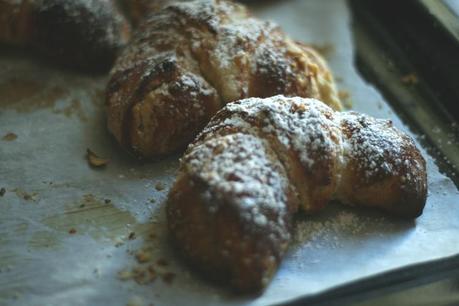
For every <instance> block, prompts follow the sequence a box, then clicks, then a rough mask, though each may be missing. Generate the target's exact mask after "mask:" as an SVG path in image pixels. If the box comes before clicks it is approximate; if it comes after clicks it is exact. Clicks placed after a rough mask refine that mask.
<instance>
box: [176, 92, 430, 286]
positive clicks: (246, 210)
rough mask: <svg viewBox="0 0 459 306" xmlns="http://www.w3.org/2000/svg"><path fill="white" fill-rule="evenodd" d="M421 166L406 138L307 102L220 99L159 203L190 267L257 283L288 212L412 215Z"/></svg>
mask: <svg viewBox="0 0 459 306" xmlns="http://www.w3.org/2000/svg"><path fill="white" fill-rule="evenodd" d="M426 180H427V179H426V166H425V161H424V159H423V157H422V156H421V154H420V152H419V151H418V149H417V148H416V146H415V144H414V142H413V141H412V139H411V138H410V137H409V136H407V135H406V134H404V133H402V132H400V131H399V130H398V129H396V128H395V127H393V125H392V123H391V122H390V121H388V120H379V119H374V118H371V117H369V116H367V115H363V114H359V113H356V112H335V111H333V110H332V109H331V108H330V107H328V106H326V105H325V104H323V103H322V102H320V101H318V100H315V99H303V98H287V97H284V96H275V97H272V98H267V99H260V98H250V99H245V100H241V101H237V102H234V103H229V104H228V105H226V107H225V108H223V109H222V110H221V111H219V112H218V114H217V115H216V116H215V117H214V118H213V119H212V121H211V122H210V123H209V125H208V126H207V127H206V128H205V130H204V131H203V132H202V133H201V134H200V135H199V136H198V138H197V139H196V140H195V142H194V143H193V144H191V145H190V147H189V148H188V150H187V151H186V153H185V155H184V156H183V158H182V160H181V167H180V170H179V174H178V177H177V180H176V182H175V185H174V186H173V187H172V189H171V191H170V194H169V197H168V202H167V217H168V225H169V229H170V233H171V237H172V240H173V241H174V243H175V245H176V246H177V247H178V249H179V250H180V251H181V253H182V254H183V255H184V256H185V257H186V259H188V260H189V261H190V262H191V263H193V265H194V266H195V267H197V268H198V269H199V270H201V271H203V272H204V273H206V274H207V275H208V276H210V277H211V278H217V279H219V280H221V281H226V282H228V283H229V284H230V285H231V286H232V287H234V288H236V289H238V290H242V291H254V290H260V289H262V288H263V287H264V286H265V285H266V284H267V283H268V282H269V280H270V278H271V276H272V275H273V273H274V272H275V271H276V269H277V266H278V264H279V262H280V260H281V258H282V256H283V254H284V252H285V250H286V249H287V246H288V243H289V240H290V223H291V218H292V216H293V215H294V214H295V213H296V212H297V211H298V210H299V209H302V210H303V211H305V212H308V213H309V212H314V211H317V210H318V209H320V208H322V207H324V206H325V205H326V204H327V203H328V202H330V201H331V200H333V199H336V200H339V201H341V202H343V203H347V204H351V205H355V206H367V207H376V208H379V209H382V210H385V211H387V212H389V213H391V214H395V215H398V216H403V217H408V218H413V217H417V216H419V215H420V214H421V213H422V210H423V208H424V205H425V200H426V192H427V187H426Z"/></svg>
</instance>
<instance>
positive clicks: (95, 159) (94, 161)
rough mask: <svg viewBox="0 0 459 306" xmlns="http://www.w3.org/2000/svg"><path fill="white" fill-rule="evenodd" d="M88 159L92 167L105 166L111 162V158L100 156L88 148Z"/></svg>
mask: <svg viewBox="0 0 459 306" xmlns="http://www.w3.org/2000/svg"><path fill="white" fill-rule="evenodd" d="M86 159H87V160H88V163H89V165H90V166H91V167H104V166H106V165H107V164H108V163H109V162H110V160H109V159H106V158H101V157H99V156H98V155H97V154H96V153H94V152H93V151H91V150H90V149H86Z"/></svg>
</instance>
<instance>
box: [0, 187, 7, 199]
mask: <svg viewBox="0 0 459 306" xmlns="http://www.w3.org/2000/svg"><path fill="white" fill-rule="evenodd" d="M5 192H6V189H5V188H3V187H2V188H0V197H3V196H4V195H5Z"/></svg>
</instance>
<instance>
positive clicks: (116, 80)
mask: <svg viewBox="0 0 459 306" xmlns="http://www.w3.org/2000/svg"><path fill="white" fill-rule="evenodd" d="M276 94H284V95H287V96H302V97H313V98H318V99H321V100H323V101H324V102H325V103H327V104H329V105H330V106H331V107H332V108H334V109H340V108H341V104H340V102H339V100H338V98H337V95H336V90H335V85H334V82H333V77H332V75H331V73H330V72H329V70H328V68H327V66H326V64H325V62H324V60H323V59H322V58H321V57H320V56H319V55H318V54H317V53H316V52H315V51H313V50H312V49H311V48H309V47H307V46H305V45H302V44H299V43H295V42H294V41H292V40H291V39H289V38H288V37H287V36H286V35H285V33H284V32H282V31H281V30H280V29H279V27H277V26H275V25H273V24H272V23H270V22H264V21H260V20H258V19H256V18H253V17H251V16H250V15H249V14H248V12H247V10H246V9H245V7H243V6H241V5H238V4H235V3H232V2H229V1H224V0H194V1H182V2H177V3H174V4H170V5H168V6H166V7H165V8H164V9H162V10H160V11H158V12H156V13H154V14H152V15H151V16H150V17H149V18H147V19H146V20H145V21H144V22H143V23H142V24H141V25H140V26H139V28H138V29H137V32H136V34H135V35H134V38H133V40H132V42H131V43H130V44H129V46H128V47H127V48H126V49H125V50H124V51H123V54H122V55H121V56H120V58H118V60H117V62H116V64H115V67H114V68H113V70H112V75H111V80H110V82H109V84H108V86H107V91H106V102H107V117H108V128H109V130H110V131H111V133H112V134H113V135H114V136H115V138H116V139H117V140H118V142H119V143H121V144H122V145H123V146H124V147H125V148H127V149H129V150H131V151H133V152H135V153H137V154H138V155H140V156H142V157H156V156H160V155H165V154H169V153H171V152H174V151H176V150H178V149H180V148H183V147H184V146H185V145H186V144H188V143H189V142H190V141H191V140H192V139H193V138H194V137H195V136H196V134H197V133H198V132H199V131H200V130H201V129H202V128H203V127H204V126H205V124H206V123H207V122H208V121H209V120H210V118H211V117H212V115H214V114H215V113H216V111H217V110H218V109H220V108H221V107H223V106H224V105H225V104H226V103H228V102H230V101H234V100H237V99H241V98H245V97H252V96H256V97H268V96H272V95H276Z"/></svg>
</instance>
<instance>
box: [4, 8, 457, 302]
mask: <svg viewBox="0 0 459 306" xmlns="http://www.w3.org/2000/svg"><path fill="white" fill-rule="evenodd" d="M253 10H254V12H255V14H257V15H259V16H261V17H262V18H266V19H272V20H275V21H277V22H278V23H279V24H281V25H282V26H283V28H284V29H285V30H286V31H287V32H288V33H290V34H291V35H292V36H293V37H294V38H296V39H298V40H302V41H305V42H309V43H313V44H314V45H316V46H317V47H318V49H320V50H321V51H322V52H323V53H324V55H325V56H326V57H327V59H328V61H329V63H330V66H331V67H332V70H333V71H334V72H335V75H336V77H337V81H338V85H339V87H340V90H341V91H342V97H343V98H345V100H346V101H347V105H352V108H353V109H355V110H358V111H363V112H366V113H369V114H371V115H373V116H376V117H381V118H390V119H392V120H393V122H394V124H395V125H396V126H398V127H399V128H401V129H403V130H405V131H407V132H409V133H411V131H410V130H409V129H408V127H407V126H405V125H404V124H403V123H402V121H401V120H400V118H399V117H398V115H397V114H396V113H395V112H394V110H393V108H392V107H391V106H390V105H389V104H388V103H387V102H386V100H385V99H384V98H383V96H382V95H381V94H380V93H379V92H378V90H376V89H375V88H374V87H372V86H371V85H370V84H368V83H366V82H365V81H364V80H363V78H362V77H361V76H360V74H359V73H358V71H357V69H356V66H355V64H354V42H353V39H352V30H351V17H350V10H349V7H348V5H347V3H346V2H345V1H339V0H337V1H300V0H291V1H269V2H266V3H263V4H262V5H257V6H254V7H253ZM106 81H107V78H106V76H88V75H82V74H75V73H72V72H69V71H65V70H59V69H57V68H53V67H49V66H48V65H47V64H45V63H41V62H40V60H37V59H34V58H31V57H30V56H29V55H28V54H20V55H15V52H14V51H12V50H10V49H8V50H6V49H5V50H3V49H2V54H1V56H0V109H1V110H0V137H2V140H0V188H5V190H6V192H5V194H4V195H3V196H2V197H0V206H1V207H2V214H1V215H0V304H6V305H106V304H109V305H126V304H130V305H149V304H150V303H152V304H154V305H267V304H276V303H303V302H304V301H306V300H305V298H306V299H309V301H311V302H312V301H314V299H315V298H317V297H320V296H323V295H327V294H328V297H332V296H333V295H335V296H339V295H340V294H342V293H343V292H348V293H349V292H351V293H352V290H354V291H362V290H363V291H368V290H370V289H371V288H373V287H374V286H377V285H378V284H380V285H384V282H386V283H387V280H388V279H394V278H393V277H392V278H391V277H389V278H388V277H387V275H390V274H393V275H396V276H397V275H398V278H399V279H401V278H403V275H408V274H404V273H405V272H400V271H408V270H409V269H410V268H409V267H410V266H413V265H419V264H422V265H427V266H430V264H429V263H428V262H431V261H443V260H445V259H446V258H453V257H454V256H457V254H459V235H458V232H459V218H457V217H458V216H459V207H458V203H459V193H458V191H457V188H456V187H455V185H454V183H453V182H452V181H451V180H450V179H449V178H448V177H447V176H445V175H443V174H441V173H440V171H439V170H438V167H437V166H436V164H435V162H434V160H433V159H432V158H431V157H430V155H429V154H428V152H427V151H426V150H425V149H423V150H422V152H423V154H424V156H425V157H426V159H427V165H428V178H429V195H428V202H427V206H426V209H425V212H424V214H423V215H422V216H421V217H420V218H418V219H417V220H416V221H404V220H399V219H394V218H391V217H388V216H386V215H384V214H381V213H378V212H374V211H367V210H365V211H361V210H355V209H352V208H348V207H343V206H340V205H338V204H334V205H330V207H329V208H327V209H325V210H324V211H323V212H321V213H320V214H318V215H317V216H313V217H306V216H300V217H299V220H298V226H297V229H296V231H295V238H294V242H293V243H292V246H291V248H290V251H289V252H288V254H287V256H286V258H285V260H284V262H283V263H282V265H281V267H280V269H279V271H278V273H277V274H276V276H275V278H274V279H273V282H272V283H271V284H270V286H269V287H268V288H267V290H266V291H265V292H264V293H263V294H262V295H261V296H243V297H239V296H234V295H232V294H231V293H229V292H228V291H227V290H225V289H224V288H219V287H216V286H213V285H212V284H210V283H207V282H206V281H204V280H202V279H200V278H199V277H198V276H197V275H195V274H194V273H192V272H191V271H190V270H189V269H188V267H186V266H184V265H183V264H182V262H181V261H180V260H178V259H177V258H176V256H175V254H174V252H173V251H172V250H171V249H170V247H169V244H168V243H167V233H166V231H165V218H164V205H163V201H164V199H165V197H166V195H167V190H168V188H169V187H170V186H171V184H172V182H173V180H174V175H175V171H176V169H177V166H178V156H172V157H170V158H168V159H165V160H162V161H160V162H155V163H143V162H140V161H137V160H135V159H133V158H132V157H130V156H128V155H126V154H125V153H123V152H122V151H121V150H120V148H119V147H118V146H117V145H116V143H114V142H113V140H112V138H111V137H110V135H109V134H108V132H107V131H106V128H105V119H104V111H103V91H104V87H105V83H106ZM413 107H414V108H416V105H413ZM411 134H412V133H411ZM7 135H9V136H7ZM14 135H16V138H15V136H14ZM412 135H413V137H414V138H415V139H419V140H422V137H420V136H416V135H414V134H412ZM3 137H5V139H3ZM87 148H90V149H91V150H93V151H95V152H97V153H98V154H99V155H100V156H103V157H108V158H110V163H109V164H108V165H107V166H106V167H105V168H104V169H94V168H91V167H89V166H88V164H87V162H86V160H85V153H86V149H87ZM150 266H151V267H153V268H154V271H155V274H154V275H153V273H150V272H148V271H150V270H149V268H148V267H150ZM427 266H426V267H427ZM415 267H419V266H415ZM401 268H403V270H399V269H401ZM413 269H415V270H416V269H417V268H413ZM410 275H412V274H410ZM154 276H156V278H154ZM410 277H412V276H406V277H405V278H410ZM298 298H301V300H299V301H298V300H297V302H295V299H298Z"/></svg>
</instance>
